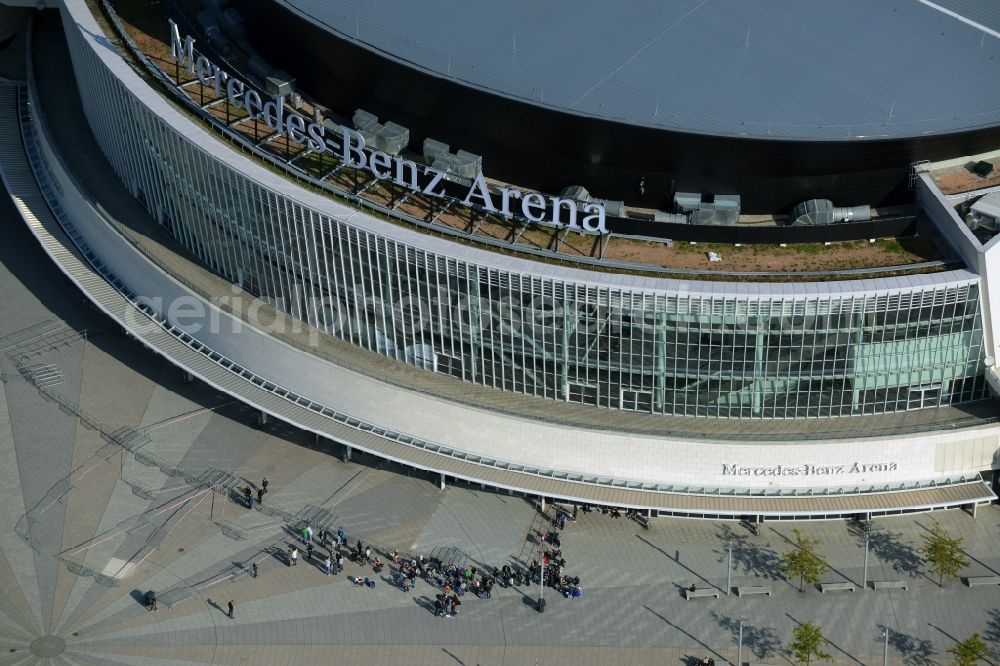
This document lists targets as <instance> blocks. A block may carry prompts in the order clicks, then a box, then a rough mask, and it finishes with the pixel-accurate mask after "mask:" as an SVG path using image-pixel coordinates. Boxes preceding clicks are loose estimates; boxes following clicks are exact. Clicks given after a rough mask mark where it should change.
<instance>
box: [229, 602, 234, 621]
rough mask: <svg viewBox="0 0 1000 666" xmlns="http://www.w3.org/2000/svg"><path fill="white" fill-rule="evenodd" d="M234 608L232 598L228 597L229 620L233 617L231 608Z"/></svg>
mask: <svg viewBox="0 0 1000 666" xmlns="http://www.w3.org/2000/svg"><path fill="white" fill-rule="evenodd" d="M234 608H235V606H233V600H232V599H230V600H229V619H230V620H232V619H234V618H233V609H234Z"/></svg>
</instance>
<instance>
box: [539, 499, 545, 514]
mask: <svg viewBox="0 0 1000 666" xmlns="http://www.w3.org/2000/svg"><path fill="white" fill-rule="evenodd" d="M538 500H539V503H540V505H541V507H542V513H545V498H544V497H539V498H538Z"/></svg>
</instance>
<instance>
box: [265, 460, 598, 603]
mask: <svg viewBox="0 0 1000 666" xmlns="http://www.w3.org/2000/svg"><path fill="white" fill-rule="evenodd" d="M265 484H266V480H265ZM264 487H265V488H266V486H264ZM588 508H589V507H587V508H585V509H584V510H585V511H586V510H587V509H588ZM568 520H576V510H574V511H573V513H572V514H570V513H568V512H566V511H563V510H559V511H557V513H556V516H555V518H553V520H552V523H553V526H554V527H555V529H553V530H550V531H546V532H544V533H543V534H541V535H540V542H541V544H542V549H543V552H542V560H541V561H539V560H538V559H533V560H532V561H531V564H530V565H529V567H528V569H527V570H526V571H522V570H521V569H519V568H518V567H516V566H512V565H511V564H510V563H507V564H504V565H503V566H502V567H499V568H497V567H494V568H493V570H492V571H491V572H487V571H483V572H480V571H479V570H478V568H477V567H476V566H474V565H470V566H462V565H458V564H445V563H444V562H442V561H441V560H440V559H438V558H435V557H429V558H428V557H424V556H423V555H417V556H414V557H412V558H407V557H404V556H401V555H400V553H399V552H398V551H395V550H394V551H392V552H391V553H389V559H390V560H391V563H392V565H394V567H395V571H394V575H393V580H394V582H395V583H396V585H398V586H399V588H400V589H402V590H403V591H404V592H409V591H410V590H412V589H413V588H414V587H415V586H416V583H417V578H423V579H424V580H426V581H427V582H428V583H429V584H431V585H433V586H435V587H437V588H439V589H440V592H439V593H438V594H437V595H436V599H435V604H434V612H435V614H436V615H438V616H440V617H454V616H455V615H456V614H457V613H458V607H459V606H460V605H461V603H462V602H461V597H462V596H464V595H465V594H466V593H472V594H474V595H475V596H477V597H479V598H481V599H490V598H492V596H493V588H494V587H495V586H497V585H500V586H501V587H514V586H521V585H530V584H542V583H544V585H545V586H547V587H551V588H553V589H555V590H556V591H557V592H558V593H560V594H562V595H563V596H565V597H567V598H579V597H582V596H583V589H582V588H581V587H580V578H579V577H578V576H574V577H570V576H567V575H566V574H565V567H566V559H565V558H564V557H563V556H562V541H561V539H560V536H559V531H558V530H559V529H562V528H563V527H565V525H566V522H567V521H568ZM301 541H302V545H303V548H304V549H305V551H306V559H308V560H309V561H311V562H313V561H315V560H314V558H315V557H316V556H317V552H318V551H317V548H316V546H314V542H316V543H317V544H318V546H319V548H321V549H324V550H326V554H325V555H324V557H323V560H322V562H321V566H322V569H323V571H324V573H326V574H327V575H331V574H333V575H336V574H338V573H340V572H342V571H343V570H344V558H345V551H346V552H347V553H348V554H349V556H350V558H351V559H352V560H354V561H355V562H357V563H358V564H361V565H371V567H372V571H373V572H374V573H376V574H378V573H381V571H382V569H383V568H384V566H385V564H384V563H383V562H382V560H381V559H380V558H379V557H378V555H374V556H373V553H372V547H371V545H367V546H366V545H365V544H364V542H362V541H361V539H358V540H357V542H356V543H355V544H354V547H353V548H349V547H348V543H347V534H346V533H345V531H344V528H343V527H341V528H338V529H337V531H336V532H333V531H331V530H327V529H320V531H319V533H318V534H315V536H314V532H313V528H312V526H310V525H305V526H304V527H303V528H302V531H301ZM298 558H299V547H298V545H297V544H292V545H290V546H289V547H288V556H287V564H288V566H290V567H292V566H296V565H297V564H298ZM543 572H544V573H543ZM543 575H544V578H545V579H544V581H543V580H542V576H543ZM350 580H351V581H352V582H353V583H354V584H355V585H356V586H359V587H361V586H364V587H369V588H374V587H375V580H374V579H373V578H369V577H368V576H351V577H350Z"/></svg>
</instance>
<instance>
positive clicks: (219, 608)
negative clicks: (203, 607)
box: [206, 599, 229, 617]
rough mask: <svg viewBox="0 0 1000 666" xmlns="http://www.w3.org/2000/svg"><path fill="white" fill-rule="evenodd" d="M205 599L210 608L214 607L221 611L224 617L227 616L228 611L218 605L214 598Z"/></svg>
mask: <svg viewBox="0 0 1000 666" xmlns="http://www.w3.org/2000/svg"><path fill="white" fill-rule="evenodd" d="M206 601H207V602H208V605H209V606H211V607H212V608H215V609H216V610H218V611H219V612H220V613H222V614H223V615H225V616H226V617H229V611H228V610H227V609H225V608H223V607H222V606H220V605H219V604H217V603H215V600H214V599H206Z"/></svg>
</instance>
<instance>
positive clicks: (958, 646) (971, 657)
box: [948, 632, 986, 666]
mask: <svg viewBox="0 0 1000 666" xmlns="http://www.w3.org/2000/svg"><path fill="white" fill-rule="evenodd" d="M948 652H950V653H952V654H953V655H955V661H954V663H955V666H975V665H976V664H978V663H979V662H980V661H982V660H983V659H985V658H986V642H985V641H983V639H982V638H980V636H979V633H978V632H977V633H975V634H972V635H971V636H969V637H968V638H966V639H965V640H964V641H962V642H961V643H955V644H954V645H952V646H951V647H950V648H948Z"/></svg>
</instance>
